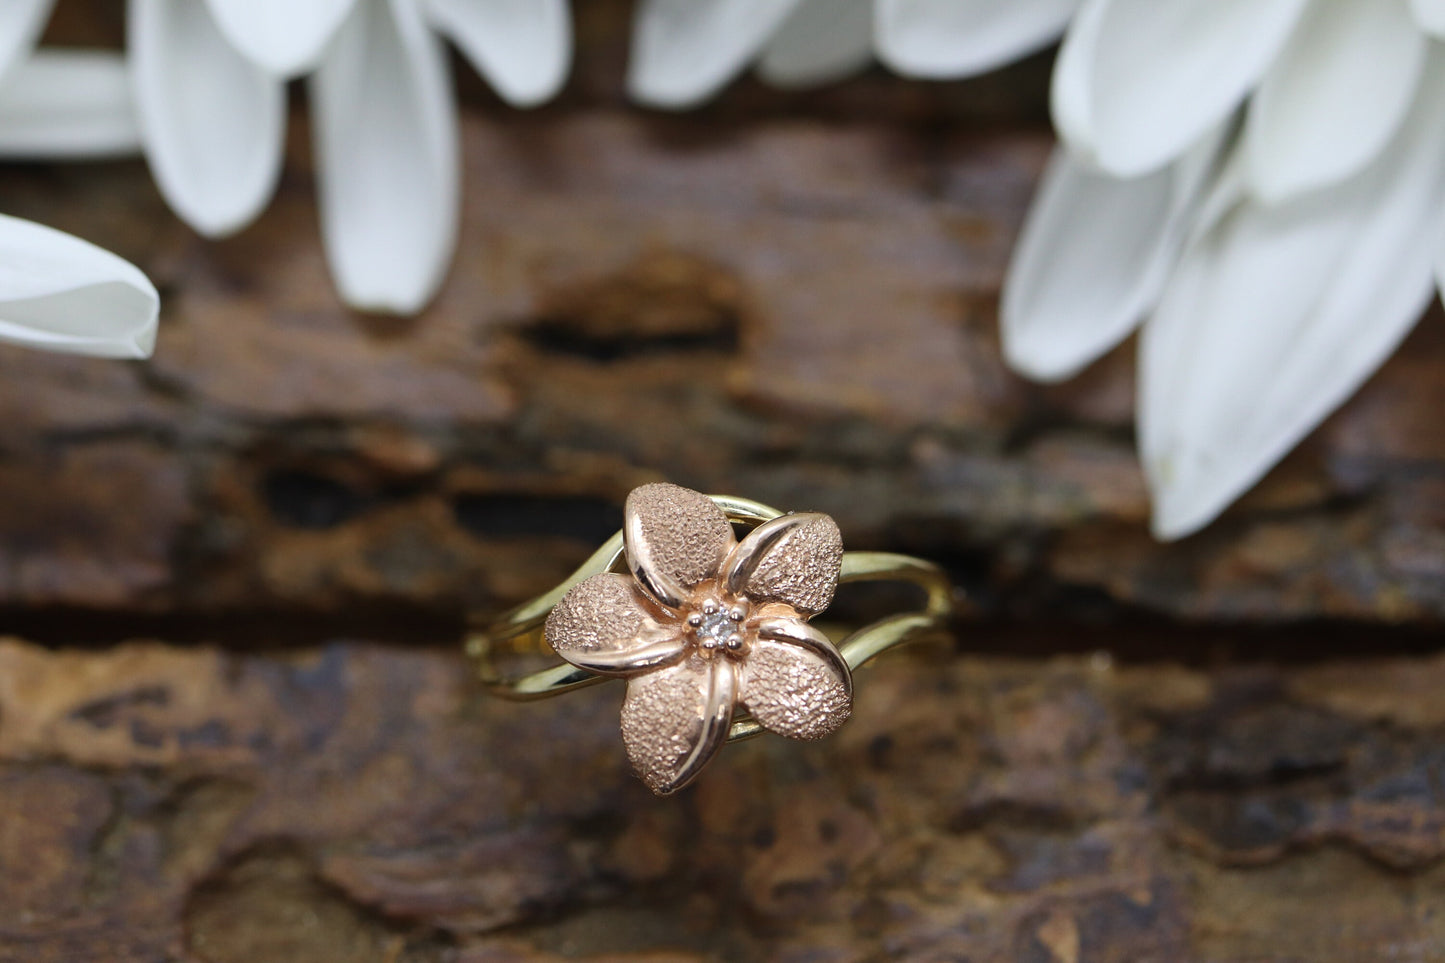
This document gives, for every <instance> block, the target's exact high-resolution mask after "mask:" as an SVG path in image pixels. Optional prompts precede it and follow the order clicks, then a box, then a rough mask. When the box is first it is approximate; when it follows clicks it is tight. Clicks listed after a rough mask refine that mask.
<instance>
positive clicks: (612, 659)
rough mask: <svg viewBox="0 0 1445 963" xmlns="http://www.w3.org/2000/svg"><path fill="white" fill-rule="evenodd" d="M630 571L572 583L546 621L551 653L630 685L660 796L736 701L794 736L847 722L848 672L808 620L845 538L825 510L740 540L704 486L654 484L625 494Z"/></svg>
mask: <svg viewBox="0 0 1445 963" xmlns="http://www.w3.org/2000/svg"><path fill="white" fill-rule="evenodd" d="M625 512H626V523H625V527H624V529H623V532H624V542H625V545H626V555H627V564H628V568H629V569H630V571H631V574H630V575H622V574H618V573H613V572H604V573H602V574H600V575H594V576H592V577H591V578H589V579H587V580H585V581H583V582H581V583H580V584H578V585H576V586H575V587H573V588H572V590H571V591H569V592H568V593H567V595H566V596H565V597H564V598H563V599H562V601H561V602H560V603H558V605H557V607H556V608H555V609H553V610H552V614H551V615H550V616H549V617H548V619H547V625H546V637H547V641H548V642H549V643H551V645H552V647H553V648H554V649H555V650H556V651H557V654H558V655H560V656H562V658H564V659H566V660H567V661H568V662H570V663H572V664H573V665H575V666H577V667H578V668H581V669H586V670H587V671H589V672H594V673H597V674H599V675H614V676H623V677H626V678H627V680H628V684H627V697H626V700H625V701H624V702H623V705H622V738H623V741H624V743H625V744H626V746H627V754H628V757H629V758H630V759H631V761H632V766H633V768H634V769H635V770H636V771H637V774H638V775H639V776H640V777H641V778H642V780H643V782H645V783H646V784H647V785H648V787H649V788H651V789H652V790H653V791H654V792H656V793H659V794H667V793H671V792H674V791H676V790H678V789H680V788H681V787H683V786H685V785H687V783H689V782H691V781H692V780H693V779H694V778H695V777H696V776H697V774H698V773H699V772H701V771H702V768H703V767H704V766H705V765H707V763H708V762H709V761H710V760H711V759H712V758H713V756H714V755H716V754H717V751H718V750H719V749H721V748H722V745H723V743H724V742H726V741H727V737H728V731H729V728H730V726H731V724H732V718H733V713H734V711H735V709H736V708H738V707H742V708H745V709H746V710H747V711H748V712H749V713H750V714H751V715H752V717H753V718H754V719H755V720H757V722H759V723H760V724H761V725H762V726H763V727H765V728H767V729H769V730H771V731H773V732H776V733H778V734H779V735H783V736H788V737H790V738H793V739H820V738H822V737H823V736H826V735H828V734H829V733H831V732H833V731H834V730H836V729H837V728H838V727H839V726H840V725H842V724H843V722H844V721H845V720H846V719H847V718H848V715H849V712H850V711H851V709H852V704H853V679H852V674H851V672H850V671H849V668H848V664H847V662H845V661H844V660H843V657H842V656H841V655H840V654H839V652H838V650H837V648H835V647H834V645H833V643H832V642H831V641H829V639H828V637H827V636H826V635H824V634H823V633H822V632H820V631H819V630H817V629H816V628H814V627H813V626H811V625H809V624H808V620H809V619H810V618H812V617H813V616H815V615H817V614H818V613H819V612H822V611H823V610H824V609H826V608H827V607H828V605H829V603H830V602H832V600H833V592H834V589H835V588H836V587H837V584H838V573H839V569H840V567H841V565H842V559H843V539H842V536H841V535H840V534H839V532H838V526H837V525H836V524H835V523H834V522H833V519H831V518H829V517H828V516H827V515H822V514H818V513H815V512H804V513H798V514H792V515H783V516H781V517H779V518H776V519H774V520H772V521H770V522H766V523H764V524H762V525H760V526H758V527H757V528H756V529H754V530H753V531H752V532H751V533H750V534H749V535H748V536H747V537H746V538H744V539H743V540H742V541H741V542H739V541H737V539H736V538H735V537H734V535H733V527H732V524H731V523H730V522H729V521H728V518H727V515H725V514H724V513H723V511H722V510H721V509H720V508H718V506H717V505H716V504H714V503H713V501H712V500H710V499H709V498H707V496H705V495H701V494H699V493H697V492H694V491H690V490H688V489H686V488H679V487H678V486H676V485H668V484H653V485H644V486H643V487H641V488H638V489H636V490H635V491H633V492H632V494H631V495H629V496H628V498H627V505H626V510H625Z"/></svg>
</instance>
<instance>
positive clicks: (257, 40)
mask: <svg viewBox="0 0 1445 963" xmlns="http://www.w3.org/2000/svg"><path fill="white" fill-rule="evenodd" d="M206 2H207V3H208V4H210V7H211V15H212V16H214V17H215V18H216V24H217V25H218V26H219V27H220V28H221V32H222V33H223V34H225V35H226V39H227V40H229V41H230V42H231V45H232V46H233V47H235V48H236V49H237V50H238V51H240V53H241V55H242V56H244V57H245V58H246V59H247V60H249V61H251V62H252V63H253V64H255V65H256V66H257V67H260V68H261V69H262V70H265V71H266V72H267V73H270V74H273V75H275V76H277V77H297V76H300V75H301V74H303V73H306V72H307V71H309V70H311V69H312V68H313V67H315V66H316V64H317V63H318V62H319V61H320V60H321V54H322V53H323V52H324V51H325V50H326V45H327V44H328V43H329V42H330V41H331V38H332V37H334V36H335V35H336V31H337V28H339V27H340V26H341V22H342V21H343V20H345V19H346V15H347V13H349V12H350V10H351V7H352V4H353V2H354V0H304V2H299V3H298V2H297V0H206Z"/></svg>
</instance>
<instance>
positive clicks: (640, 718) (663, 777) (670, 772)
mask: <svg viewBox="0 0 1445 963" xmlns="http://www.w3.org/2000/svg"><path fill="white" fill-rule="evenodd" d="M737 687H738V682H737V671H736V670H735V669H734V668H733V662H732V660H731V659H726V658H718V659H709V660H704V659H701V658H698V657H696V656H694V657H692V658H690V659H688V660H687V661H686V662H679V663H678V664H677V665H673V666H668V667H667V668H664V669H658V670H656V671H654V672H647V673H644V674H642V675H638V676H633V677H632V678H631V679H629V680H627V699H626V701H624V702H623V703H622V741H623V743H624V744H625V745H626V746H627V757H628V759H630V760H631V762H632V768H633V770H634V771H635V772H636V773H637V775H638V776H639V777H640V778H641V779H642V781H643V782H645V783H647V787H648V788H649V789H651V790H652V791H653V792H655V793H657V794H658V795H659V796H665V795H667V794H668V793H672V792H676V791H677V790H679V789H681V788H682V787H683V786H686V785H687V784H688V783H689V782H692V780H693V779H695V778H697V775H698V773H700V772H702V769H703V767H704V766H706V765H707V764H708V763H709V762H711V761H712V758H713V756H715V755H717V751H718V750H719V749H721V748H722V747H723V744H724V743H726V742H727V738H728V727H729V726H730V725H731V724H732V717H733V705H734V703H735V702H736V700H737Z"/></svg>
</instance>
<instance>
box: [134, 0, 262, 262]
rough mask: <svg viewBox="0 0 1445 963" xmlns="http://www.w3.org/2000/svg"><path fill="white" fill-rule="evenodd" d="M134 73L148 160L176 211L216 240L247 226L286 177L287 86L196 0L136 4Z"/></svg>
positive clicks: (146, 0)
mask: <svg viewBox="0 0 1445 963" xmlns="http://www.w3.org/2000/svg"><path fill="white" fill-rule="evenodd" d="M128 10H129V16H130V28H129V29H130V56H131V76H132V79H133V82H134V85H135V99H136V110H137V112H138V115H139V117H140V124H141V133H142V135H143V137H144V139H145V148H146V156H147V157H148V158H149V159H150V165H151V171H152V172H153V173H154V174H155V178H156V183H157V184H158V185H159V186H160V189H161V193H162V194H164V195H165V198H166V201H167V202H168V203H169V204H170V205H171V208H172V209H174V210H175V212H176V213H177V214H179V215H180V216H181V217H182V218H183V219H184V220H185V221H186V223H188V224H190V225H191V226H192V227H194V228H195V229H196V230H197V231H200V232H201V233H202V234H206V235H208V236H211V237H221V236H225V235H227V234H232V233H234V232H236V231H239V230H240V229H241V228H243V227H245V226H246V225H247V224H249V223H250V222H251V221H252V220H254V219H255V217H256V215H257V214H259V213H260V212H261V209H262V208H264V207H265V206H266V203H267V201H269V200H270V198H271V194H272V193H273V192H274V191H275V189H276V180H277V178H278V177H279V176H280V173H281V153H282V145H283V140H284V138H285V122H286V118H285V107H286V104H285V89H284V87H283V86H282V84H281V82H280V81H278V80H276V79H275V78H273V77H271V76H269V75H268V74H266V73H265V72H263V71H262V70H260V69H259V68H258V67H256V66H255V65H253V64H252V63H251V62H250V61H249V60H246V59H245V58H244V57H242V56H241V55H240V54H239V53H237V52H236V50H235V48H233V47H232V46H231V45H230V43H228V42H227V41H226V38H225V37H223V36H222V35H221V32H220V30H219V29H217V27H216V22H215V21H214V20H212V19H211V14H210V11H209V9H208V8H207V7H206V5H205V4H203V3H195V2H193V0H132V2H131V3H130V5H129V7H128Z"/></svg>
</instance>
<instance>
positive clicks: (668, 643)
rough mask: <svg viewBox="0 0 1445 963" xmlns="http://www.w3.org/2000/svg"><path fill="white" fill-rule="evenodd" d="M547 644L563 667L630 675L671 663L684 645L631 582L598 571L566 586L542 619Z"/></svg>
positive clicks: (624, 577) (679, 636)
mask: <svg viewBox="0 0 1445 963" xmlns="http://www.w3.org/2000/svg"><path fill="white" fill-rule="evenodd" d="M546 636H547V642H548V643H549V644H550V645H551V646H552V648H554V649H556V650H557V654H558V655H560V656H561V657H562V658H564V659H566V660H567V661H568V662H570V663H572V664H573V665H575V666H578V667H579V668H583V669H586V670H588V671H589V672H597V673H601V674H603V675H624V674H625V675H630V674H633V673H636V672H641V671H643V670H644V669H650V668H654V667H656V666H659V665H663V664H666V663H668V662H671V661H673V660H675V659H676V658H677V657H678V656H679V655H681V654H682V651H683V646H684V641H683V638H682V634H681V633H680V632H679V631H677V630H676V629H675V628H672V627H669V626H667V625H664V624H662V623H661V622H659V621H658V620H657V619H655V618H653V617H652V613H650V612H649V611H648V610H647V607H646V605H645V604H644V603H643V600H642V598H641V596H640V595H639V594H638V591H637V589H636V587H634V585H633V582H632V579H630V578H628V577H627V576H626V575H617V574H615V573H613V572H604V573H603V574H601V575H594V576H592V577H591V578H589V579H587V580H586V581H584V582H581V583H579V584H578V585H575V586H573V587H572V590H571V591H570V592H568V593H567V594H566V595H564V596H563V597H562V601H560V602H558V603H557V607H556V608H554V609H553V610H552V613H551V614H550V615H548V616H547V628H546Z"/></svg>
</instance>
